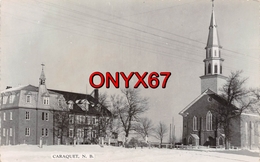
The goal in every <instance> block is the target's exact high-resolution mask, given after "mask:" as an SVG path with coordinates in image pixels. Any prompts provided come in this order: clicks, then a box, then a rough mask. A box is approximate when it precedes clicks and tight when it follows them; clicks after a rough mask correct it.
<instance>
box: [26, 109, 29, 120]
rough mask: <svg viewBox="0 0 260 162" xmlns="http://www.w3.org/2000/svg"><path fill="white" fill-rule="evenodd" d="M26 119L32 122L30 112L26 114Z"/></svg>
mask: <svg viewBox="0 0 260 162" xmlns="http://www.w3.org/2000/svg"><path fill="white" fill-rule="evenodd" d="M25 119H26V120H30V112H29V111H26V112H25Z"/></svg>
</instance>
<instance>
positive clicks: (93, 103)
mask: <svg viewBox="0 0 260 162" xmlns="http://www.w3.org/2000/svg"><path fill="white" fill-rule="evenodd" d="M50 91H53V92H56V93H59V94H62V95H63V97H64V98H65V100H66V101H67V102H68V101H73V102H74V103H75V104H74V105H73V109H72V110H71V112H74V113H87V114H88V115H102V113H104V114H105V115H111V112H110V111H109V110H108V109H107V108H106V107H105V106H103V105H100V104H99V103H98V101H97V100H96V99H95V98H94V97H93V96H91V95H88V94H83V93H76V92H67V91H61V90H54V89H50ZM84 99H86V100H87V101H88V102H89V110H88V111H87V112H86V111H84V110H82V108H81V107H80V104H77V102H78V101H82V100H84ZM99 106H100V107H101V111H98V110H97V107H99Z"/></svg>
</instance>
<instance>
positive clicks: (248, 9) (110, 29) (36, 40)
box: [0, 0, 260, 137]
mask: <svg viewBox="0 0 260 162" xmlns="http://www.w3.org/2000/svg"><path fill="white" fill-rule="evenodd" d="M211 6H212V4H211V1H210V0H148V1H145V0H124V1H119V0H111V1H108V0H89V1H85V0H73V1H72V0H23V1H19V0H2V1H1V84H0V90H4V89H5V88H6V86H13V87H15V86H18V85H26V84H32V85H35V86H37V85H38V80H39V76H40V73H41V68H42V67H41V64H42V63H43V64H45V67H44V71H45V75H46V78H47V80H46V84H47V88H50V89H57V90H64V91H71V92H79V93H91V92H92V91H93V89H94V88H93V87H91V86H90V84H89V76H90V75H91V74H92V73H93V72H96V71H99V72H101V73H103V74H105V73H106V72H110V73H111V74H112V75H114V74H115V72H124V73H125V74H126V75H128V74H129V73H130V72H138V73H140V74H143V73H144V72H146V71H147V72H148V73H150V72H153V71H154V72H157V73H160V72H163V71H167V72H171V76H170V78H169V79H168V82H167V84H166V88H164V89H163V88H161V86H159V87H158V88H156V89H151V88H147V89H144V88H142V87H140V89H141V95H142V96H144V97H148V98H149V110H148V112H147V113H145V115H144V116H147V117H148V118H150V119H152V121H153V123H154V125H156V124H157V123H158V122H159V121H162V122H164V123H165V124H167V125H170V123H171V122H172V120H174V125H175V127H176V128H175V129H176V135H177V136H179V137H180V136H181V127H182V117H181V116H180V115H179V114H178V113H179V112H180V111H181V110H182V109H183V108H185V107H186V106H187V105H188V104H189V103H190V102H191V101H193V100H194V99H195V98H196V97H197V96H199V95H200V94H201V90H200V78H199V76H202V75H203V73H204V67H203V66H204V64H203V59H204V58H205V55H206V52H205V49H204V48H205V46H206V41H207V36H208V29H209V23H210V16H211V10H212V7H211ZM214 11H215V15H216V22H217V24H218V34H219V39H220V44H221V45H222V47H223V50H222V58H224V59H225V61H224V63H223V75H225V76H228V75H229V74H230V73H231V71H237V70H243V71H244V72H243V76H244V77H248V78H249V79H248V82H247V86H248V87H260V55H259V51H260V40H259V39H260V37H259V35H260V33H259V24H260V23H259V20H260V19H259V13H260V12H259V11H260V10H259V1H257V0H229V1H225V0H215V7H214ZM146 79H147V78H146ZM162 79H163V78H162V77H160V80H161V81H162ZM95 81H97V82H98V80H95ZM135 82H136V79H135V78H134V77H133V79H132V81H131V84H130V87H131V86H132V87H133V85H134V84H135ZM146 82H147V80H146ZM120 88H124V81H123V80H122V78H121V81H120ZM120 88H119V89H116V88H113V86H111V87H110V88H109V89H108V88H105V87H102V88H100V92H101V93H108V94H114V93H120Z"/></svg>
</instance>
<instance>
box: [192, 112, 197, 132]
mask: <svg viewBox="0 0 260 162" xmlns="http://www.w3.org/2000/svg"><path fill="white" fill-rule="evenodd" d="M197 121H198V120H197V117H196V116H194V117H193V130H194V131H197V130H198V123H197Z"/></svg>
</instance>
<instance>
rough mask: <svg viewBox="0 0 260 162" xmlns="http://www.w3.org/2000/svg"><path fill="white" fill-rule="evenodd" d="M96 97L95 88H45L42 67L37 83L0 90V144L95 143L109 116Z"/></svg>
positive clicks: (101, 134)
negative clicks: (89, 90)
mask: <svg viewBox="0 0 260 162" xmlns="http://www.w3.org/2000/svg"><path fill="white" fill-rule="evenodd" d="M43 66H44V65H43ZM98 97H99V93H98V89H95V90H94V91H93V93H92V94H91V95H89V94H82V93H74V92H67V91H61V90H55V89H47V86H46V77H45V73H44V69H43V67H42V72H41V75H40V78H39V86H38V87H37V86H33V85H24V86H18V87H7V89H6V90H4V91H2V92H1V97H0V145H17V144H30V145H39V144H40V142H41V143H42V144H44V145H55V144H73V143H74V142H75V141H76V143H77V144H89V143H97V142H98V139H99V138H100V137H105V136H106V135H107V132H106V131H107V130H106V129H105V127H101V125H100V122H107V123H109V117H110V116H111V112H110V111H109V110H108V109H107V108H106V107H104V106H103V105H101V104H100V103H99V101H98ZM61 114H63V115H61Z"/></svg>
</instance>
